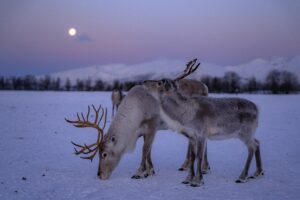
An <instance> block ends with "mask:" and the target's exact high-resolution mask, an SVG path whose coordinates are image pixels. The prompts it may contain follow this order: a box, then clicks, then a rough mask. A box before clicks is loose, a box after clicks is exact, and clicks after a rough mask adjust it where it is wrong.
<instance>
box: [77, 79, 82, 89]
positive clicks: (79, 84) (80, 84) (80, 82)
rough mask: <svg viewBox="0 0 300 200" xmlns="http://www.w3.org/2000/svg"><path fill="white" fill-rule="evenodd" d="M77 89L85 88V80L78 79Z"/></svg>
mask: <svg viewBox="0 0 300 200" xmlns="http://www.w3.org/2000/svg"><path fill="white" fill-rule="evenodd" d="M76 89H77V90H78V91H83V90H84V82H83V81H82V80H80V79H77V80H76Z"/></svg>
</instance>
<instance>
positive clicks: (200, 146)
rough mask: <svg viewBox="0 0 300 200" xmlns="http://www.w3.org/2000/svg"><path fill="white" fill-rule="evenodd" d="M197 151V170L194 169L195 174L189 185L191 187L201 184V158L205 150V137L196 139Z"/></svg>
mask: <svg viewBox="0 0 300 200" xmlns="http://www.w3.org/2000/svg"><path fill="white" fill-rule="evenodd" d="M197 144H198V145H197V153H196V158H197V171H196V176H195V177H194V179H193V181H192V183H191V186H192V187H199V186H200V185H202V184H203V176H202V169H201V168H202V160H203V154H204V152H205V144H206V141H205V139H200V140H199V141H197Z"/></svg>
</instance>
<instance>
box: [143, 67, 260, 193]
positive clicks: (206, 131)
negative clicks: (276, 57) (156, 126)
mask: <svg viewBox="0 0 300 200" xmlns="http://www.w3.org/2000/svg"><path fill="white" fill-rule="evenodd" d="M195 70H196V69H194V70H190V71H189V72H188V73H187V74H186V76H187V75H189V74H190V73H192V72H193V71H195ZM144 87H145V89H146V90H147V91H148V92H149V93H150V94H151V95H152V96H153V97H154V98H155V99H156V100H157V101H158V102H159V105H160V116H161V119H162V120H163V121H164V122H165V124H166V125H167V127H168V128H170V129H172V130H174V131H177V132H180V133H182V134H184V135H185V136H186V137H188V138H189V141H190V144H191V145H192V148H191V152H190V159H191V164H190V168H189V174H188V176H187V177H186V179H185V180H184V181H183V182H182V183H184V184H190V185H191V186H194V187H196V186H200V185H201V184H202V183H203V177H202V171H201V165H202V161H203V155H204V154H205V153H206V141H207V139H229V138H238V139H240V140H241V141H242V142H243V143H244V144H245V145H246V147H247V149H248V157H247V161H246V164H245V166H244V169H243V171H242V173H241V174H240V176H239V178H238V179H237V180H236V182H237V183H242V182H246V181H247V179H248V171H249V167H250V164H251V160H252V157H253V154H255V158H256V172H255V173H254V175H253V176H251V178H256V177H258V176H261V175H263V173H264V172H263V169H262V162H261V155H260V143H259V141H258V140H257V139H256V138H255V137H254V135H255V130H256V128H257V126H258V115H259V111H258V108H257V106H256V105H255V104H254V103H253V102H251V101H249V100H246V99H241V98H210V97H204V96H202V97H200V96H198V97H190V98H186V97H184V96H183V95H181V94H180V93H179V92H178V81H177V80H175V81H174V80H168V79H163V80H161V81H145V82H144ZM195 159H196V161H197V169H196V175H195V172H194V162H195Z"/></svg>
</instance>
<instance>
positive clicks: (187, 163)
mask: <svg viewBox="0 0 300 200" xmlns="http://www.w3.org/2000/svg"><path fill="white" fill-rule="evenodd" d="M191 148H192V146H191V143H190V142H189V145H188V149H187V152H186V156H185V160H184V162H183V164H182V165H181V167H180V168H179V169H178V170H179V171H186V170H188V169H189V167H190V164H191V160H190V153H191Z"/></svg>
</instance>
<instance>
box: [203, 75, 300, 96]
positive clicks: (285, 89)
mask: <svg viewBox="0 0 300 200" xmlns="http://www.w3.org/2000/svg"><path fill="white" fill-rule="evenodd" d="M201 81H202V82H203V83H205V84H206V85H207V87H208V88H209V91H210V92H213V93H221V92H222V93H240V92H248V93H253V92H263V93H273V94H281V93H284V94H289V93H296V92H298V91H300V85H299V82H298V77H297V75H295V74H293V73H291V72H288V71H279V70H272V71H270V72H269V73H268V75H267V77H266V78H265V80H264V81H259V80H257V79H256V78H255V77H252V78H250V79H246V80H245V79H242V78H241V77H240V76H239V75H238V74H237V73H235V72H226V73H225V75H224V76H223V77H211V76H204V77H202V78H201Z"/></svg>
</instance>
